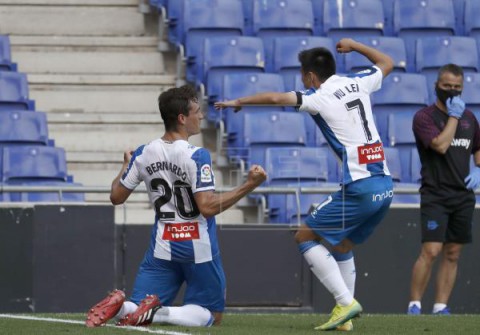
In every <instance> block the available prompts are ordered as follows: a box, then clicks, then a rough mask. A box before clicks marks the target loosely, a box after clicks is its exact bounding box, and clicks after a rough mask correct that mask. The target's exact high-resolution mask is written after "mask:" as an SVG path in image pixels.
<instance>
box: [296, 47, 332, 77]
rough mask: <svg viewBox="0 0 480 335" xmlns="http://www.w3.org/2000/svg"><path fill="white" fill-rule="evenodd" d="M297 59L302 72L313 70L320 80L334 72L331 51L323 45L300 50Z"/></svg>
mask: <svg viewBox="0 0 480 335" xmlns="http://www.w3.org/2000/svg"><path fill="white" fill-rule="evenodd" d="M298 60H299V61H300V64H301V65H302V70H303V72H313V73H315V75H316V76H317V77H318V79H319V80H320V81H322V82H324V81H326V80H327V79H328V78H330V77H331V76H333V75H334V74H335V72H336V64H335V58H334V57H333V55H332V53H331V52H330V51H329V50H328V49H327V48H323V47H319V48H312V49H308V50H303V51H300V53H299V54H298Z"/></svg>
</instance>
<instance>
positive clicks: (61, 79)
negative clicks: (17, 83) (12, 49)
mask: <svg viewBox="0 0 480 335" xmlns="http://www.w3.org/2000/svg"><path fill="white" fill-rule="evenodd" d="M28 83H29V84H30V85H39V84H47V85H52V84H57V85H58V84H63V85H157V86H162V85H170V86H174V84H175V75H171V74H162V75H158V74H154V75H123V74H106V75H101V74H31V75H28Z"/></svg>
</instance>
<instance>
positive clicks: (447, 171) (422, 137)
mask: <svg viewBox="0 0 480 335" xmlns="http://www.w3.org/2000/svg"><path fill="white" fill-rule="evenodd" d="M447 120H448V115H447V114H446V113H444V112H442V111H441V110H440V109H439V108H438V107H437V106H436V105H435V104H434V105H431V106H428V107H425V108H423V109H421V110H419V111H418V112H417V113H416V114H415V117H414V118H413V133H414V134H415V141H416V144H417V149H418V153H419V155H420V161H421V163H422V169H421V175H422V186H421V188H420V191H421V193H422V195H427V194H430V195H435V196H440V197H442V198H445V197H446V198H449V197H454V196H457V195H459V194H465V193H468V192H470V193H471V191H469V190H467V188H466V187H465V181H464V179H465V177H466V176H467V175H468V174H469V173H470V155H471V154H473V153H475V152H476V151H477V150H479V149H480V128H479V126H478V122H477V119H476V118H475V116H474V115H473V113H472V112H471V111H469V110H465V112H464V113H463V115H462V117H461V118H460V120H459V122H458V126H457V130H456V132H455V136H454V138H453V140H452V143H451V145H450V147H449V148H448V150H447V152H446V153H445V154H444V155H443V154H440V153H438V152H437V151H435V150H434V149H432V148H431V147H430V144H431V143H432V140H433V139H434V138H435V137H437V136H438V135H439V134H440V133H441V132H442V130H443V129H444V128H445V125H446V124H447Z"/></svg>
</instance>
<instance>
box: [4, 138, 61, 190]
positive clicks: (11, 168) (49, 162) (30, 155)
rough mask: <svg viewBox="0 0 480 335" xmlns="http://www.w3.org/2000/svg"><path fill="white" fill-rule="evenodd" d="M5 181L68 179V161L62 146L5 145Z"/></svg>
mask: <svg viewBox="0 0 480 335" xmlns="http://www.w3.org/2000/svg"><path fill="white" fill-rule="evenodd" d="M2 165H3V176H2V181H3V182H12V181H14V180H16V181H19V180H23V181H34V180H44V181H47V180H50V181H54V180H57V181H67V162H66V159H65V151H64V150H63V149H62V148H57V147H49V146H33V145H22V146H5V147H3V162H2Z"/></svg>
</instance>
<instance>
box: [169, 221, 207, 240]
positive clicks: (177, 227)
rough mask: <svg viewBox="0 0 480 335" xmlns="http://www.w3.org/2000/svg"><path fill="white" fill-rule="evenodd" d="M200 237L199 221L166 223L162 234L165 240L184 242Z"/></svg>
mask: <svg viewBox="0 0 480 335" xmlns="http://www.w3.org/2000/svg"><path fill="white" fill-rule="evenodd" d="M199 238H200V233H199V231H198V222H183V223H165V229H164V230H163V236H162V239H163V240H165V241H172V242H182V241H190V240H198V239H199Z"/></svg>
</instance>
